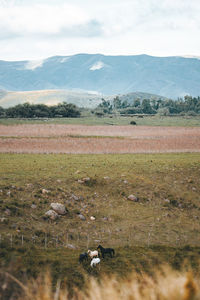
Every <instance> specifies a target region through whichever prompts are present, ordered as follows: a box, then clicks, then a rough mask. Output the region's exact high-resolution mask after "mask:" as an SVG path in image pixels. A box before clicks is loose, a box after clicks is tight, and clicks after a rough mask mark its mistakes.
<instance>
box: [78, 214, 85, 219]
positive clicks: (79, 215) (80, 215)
mask: <svg viewBox="0 0 200 300" xmlns="http://www.w3.org/2000/svg"><path fill="white" fill-rule="evenodd" d="M78 217H79V218H80V219H81V220H82V221H85V220H86V218H85V217H84V215H82V214H78Z"/></svg>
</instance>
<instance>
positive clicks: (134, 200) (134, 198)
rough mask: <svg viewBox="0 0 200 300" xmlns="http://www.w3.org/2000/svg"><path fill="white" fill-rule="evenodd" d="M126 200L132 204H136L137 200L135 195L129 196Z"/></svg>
mask: <svg viewBox="0 0 200 300" xmlns="http://www.w3.org/2000/svg"><path fill="white" fill-rule="evenodd" d="M128 200H131V201H133V202H138V200H139V199H138V198H137V197H136V196H135V195H129V196H128Z"/></svg>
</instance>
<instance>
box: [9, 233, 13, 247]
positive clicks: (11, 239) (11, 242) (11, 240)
mask: <svg viewBox="0 0 200 300" xmlns="http://www.w3.org/2000/svg"><path fill="white" fill-rule="evenodd" d="M12 244H13V238H12V234H11V235H10V246H11V248H12Z"/></svg>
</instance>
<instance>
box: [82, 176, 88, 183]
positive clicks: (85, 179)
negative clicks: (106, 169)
mask: <svg viewBox="0 0 200 300" xmlns="http://www.w3.org/2000/svg"><path fill="white" fill-rule="evenodd" d="M82 180H83V181H84V182H88V181H90V177H85V178H83V179H82Z"/></svg>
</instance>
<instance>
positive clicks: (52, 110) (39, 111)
mask: <svg viewBox="0 0 200 300" xmlns="http://www.w3.org/2000/svg"><path fill="white" fill-rule="evenodd" d="M80 115H81V113H80V110H79V108H78V107H77V106H76V105H74V104H71V103H69V104H68V103H66V102H63V103H59V104H58V105H54V106H47V105H45V104H30V103H24V104H18V105H16V106H13V107H9V108H6V109H4V108H2V107H0V117H1V118H62V117H65V118H77V117H80Z"/></svg>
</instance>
